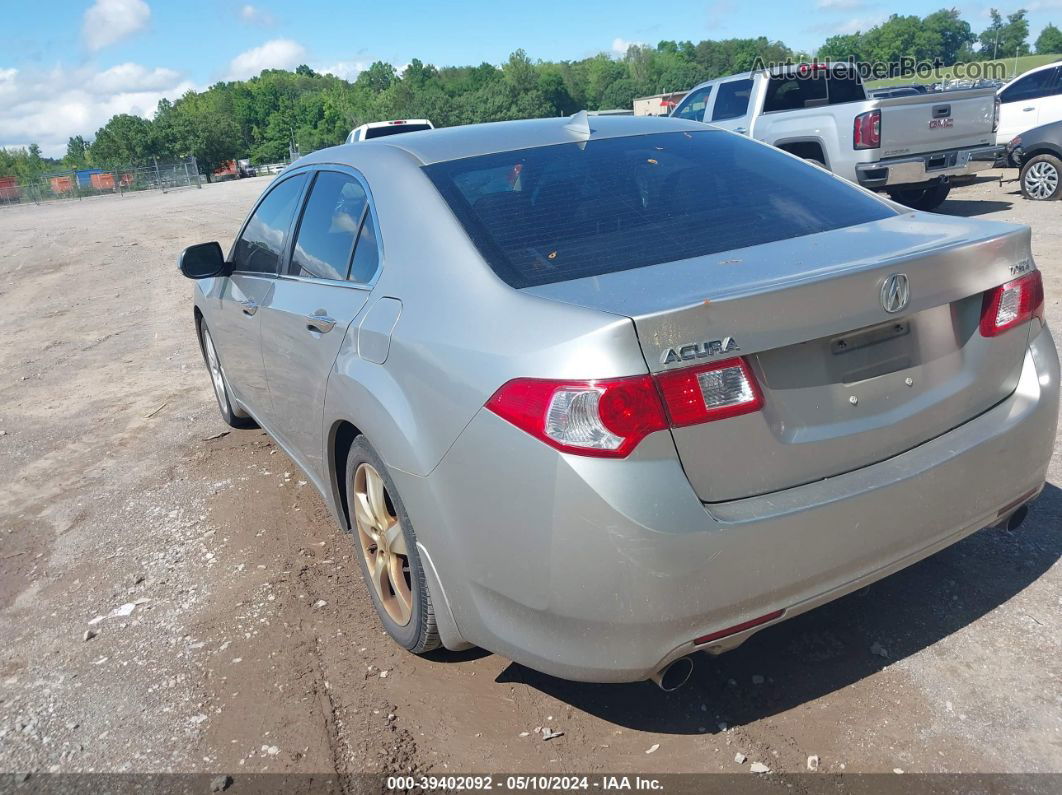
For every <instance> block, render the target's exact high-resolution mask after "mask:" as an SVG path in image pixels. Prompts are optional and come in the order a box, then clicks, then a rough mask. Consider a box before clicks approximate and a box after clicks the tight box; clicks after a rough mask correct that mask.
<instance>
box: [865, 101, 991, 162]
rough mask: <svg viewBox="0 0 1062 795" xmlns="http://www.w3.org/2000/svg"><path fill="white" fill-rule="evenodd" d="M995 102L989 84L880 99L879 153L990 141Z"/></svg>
mask: <svg viewBox="0 0 1062 795" xmlns="http://www.w3.org/2000/svg"><path fill="white" fill-rule="evenodd" d="M995 102H996V92H995V90H994V89H991V88H977V89H962V90H957V91H944V92H941V93H938V94H923V95H920V96H912V97H895V98H893V99H882V100H879V101H878V107H879V108H880V109H881V156H882V157H883V158H889V157H898V156H901V155H912V154H923V153H926V152H939V151H943V150H946V149H958V148H961V147H968V146H978V145H982V144H992V143H994V142H995V133H994V132H993V131H992V127H993V124H994V119H995Z"/></svg>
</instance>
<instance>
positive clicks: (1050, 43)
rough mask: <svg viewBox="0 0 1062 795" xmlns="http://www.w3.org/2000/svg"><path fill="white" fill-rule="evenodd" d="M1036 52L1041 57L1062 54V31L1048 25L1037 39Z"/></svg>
mask: <svg viewBox="0 0 1062 795" xmlns="http://www.w3.org/2000/svg"><path fill="white" fill-rule="evenodd" d="M1036 52H1037V53H1038V54H1040V55H1046V54H1049V53H1056V52H1062V30H1059V29H1058V28H1056V27H1055V26H1054V25H1052V24H1047V25H1045V26H1044V29H1043V30H1042V31H1040V35H1039V36H1037V37H1036Z"/></svg>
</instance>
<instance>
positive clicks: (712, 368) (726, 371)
mask: <svg viewBox="0 0 1062 795" xmlns="http://www.w3.org/2000/svg"><path fill="white" fill-rule="evenodd" d="M656 382H657V384H658V385H659V387H660V394H661V395H662V396H663V398H664V405H666V406H667V413H668V417H669V419H670V420H671V425H672V426H674V427H676V428H681V427H683V426H685V425H696V424H697V423H700V422H711V421H712V420H722V419H726V418H727V417H736V416H738V415H739V414H748V413H749V412H752V411H759V410H760V409H761V408H762V407H763V395H762V394H761V393H760V388H759V385H758V384H757V383H756V378H755V376H753V374H752V371H751V370H750V369H749V365H748V363H747V362H746V361H745V360H744V359H727V360H726V361H722V362H713V363H712V364H705V365H702V366H700V367H689V368H685V369H683V370H674V371H672V372H668V373H661V374H660V375H658V376H657V377H656Z"/></svg>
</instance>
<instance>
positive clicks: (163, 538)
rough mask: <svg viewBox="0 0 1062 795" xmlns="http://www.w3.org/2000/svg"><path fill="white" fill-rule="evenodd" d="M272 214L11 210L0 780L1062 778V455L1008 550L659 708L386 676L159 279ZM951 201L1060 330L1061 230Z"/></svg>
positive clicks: (999, 194) (504, 680)
mask: <svg viewBox="0 0 1062 795" xmlns="http://www.w3.org/2000/svg"><path fill="white" fill-rule="evenodd" d="M993 173H994V172H993ZM265 185H266V181H265V179H251V180H244V181H241V182H234V183H226V184H220V185H210V186H206V187H204V188H203V189H202V190H194V189H191V190H187V191H184V192H175V193H170V194H166V195H161V194H150V195H131V196H126V197H125V198H116V197H107V198H98V199H92V200H86V201H83V202H81V203H63V204H53V205H49V206H41V207H36V206H28V207H17V208H9V209H4V210H0V239H2V240H3V241H4V244H5V245H4V252H5V253H4V256H3V258H2V259H0V330H2V335H3V336H2V339H3V344H2V345H0V372H2V373H3V378H2V381H0V398H2V399H0V472H2V473H3V474H2V478H3V481H2V485H3V488H2V489H0V637H2V638H3V643H2V644H0V771H5V772H12V771H19V772H26V771H180V772H190V771H196V772H210V771H225V772H230V773H234V774H237V782H238V774H239V773H240V772H242V771H247V772H250V771H264V770H268V771H289V772H295V771H300V772H310V771H313V772H329V773H330V772H335V771H338V772H341V773H350V772H398V771H401V772H406V771H408V770H413V771H419V772H427V771H431V772H434V773H445V772H454V771H462V772H471V771H488V770H493V771H525V772H530V771H551V772H560V771H582V772H595V771H610V772H614V771H645V772H678V771H707V772H712V771H724V772H742V771H744V770H748V769H749V767H750V766H751V764H752V763H754V762H760V763H763V764H766V765H767V766H768V767H770V768H771V770H772V771H774V773H775V774H784V773H787V772H796V771H802V770H804V769H805V766H806V763H807V758H808V756H810V755H817V756H818V757H819V759H820V760H821V761H820V766H819V769H820V770H821V771H824V772H839V771H846V772H889V771H893V770H902V771H905V772H957V771H976V772H987V771H1008V772H1047V771H1053V772H1062V687H1060V682H1062V654H1060V652H1062V649H1060V645H1062V644H1060V639H1062V632H1060V624H1062V610H1060V606H1062V567H1060V566H1059V563H1058V559H1059V555H1060V551H1062V535H1060V529H1062V491H1060V488H1062V445H1060V444H1059V442H1058V440H1057V439H1056V444H1055V456H1054V459H1053V462H1052V467H1051V473H1050V478H1049V482H1048V485H1047V487H1046V490H1045V492H1044V495H1043V497H1042V498H1041V499H1040V500H1039V502H1038V503H1037V504H1036V505H1035V506H1034V507H1033V509H1032V511H1031V513H1030V516H1029V519H1028V521H1027V522H1026V524H1025V526H1024V527H1023V528H1021V529H1020V530H1019V531H1017V532H1016V533H1009V532H1006V531H1002V530H987V531H983V532H981V533H978V534H976V535H974V536H972V537H970V538H968V539H967V540H965V541H963V542H962V543H960V544H958V545H956V546H954V547H952V548H950V549H948V550H946V551H944V552H942V553H940V554H938V555H936V556H935V557H933V558H931V559H929V560H926V561H924V562H923V563H921V564H918V565H916V566H914V567H912V568H910V569H908V570H906V571H903V572H901V573H899V574H897V575H895V576H893V577H891V578H889V579H887V580H885V581H883V582H881V583H879V584H878V585H875V586H874V587H872V588H870V589H867V590H866V591H863V592H860V593H857V594H853V595H852V596H849V597H847V598H845V599H843V600H840V601H839V602H836V603H833V604H831V605H828V606H826V607H824V608H821V609H819V610H816V611H813V612H812V613H809V614H806V615H804V616H801V617H799V618H797V619H794V620H792V621H790V622H787V623H785V624H783V625H781V626H780V627H777V628H774V629H770V630H767V631H765V632H762V633H760V634H759V635H757V636H756V637H755V638H754V639H753V640H752V641H750V642H749V643H747V644H746V645H745V646H744V647H743V648H741V649H740V650H738V651H736V652H734V653H732V654H730V655H727V656H725V657H723V658H720V659H718V660H709V659H702V660H700V661H698V664H697V670H696V672H695V676H694V681H693V682H692V683H691V684H690V685H688V686H687V687H686V688H684V689H682V690H680V691H678V692H677V693H674V694H664V693H662V692H660V691H659V690H657V689H656V688H655V687H654V686H653V685H651V684H647V683H643V684H637V685H623V686H618V685H585V684H575V683H570V682H564V681H559V680H556V679H552V678H549V677H546V676H543V675H541V674H537V673H535V672H533V671H529V670H527V669H525V668H523V667H521V666H518V665H514V664H512V663H510V662H508V661H507V660H505V659H502V658H500V657H496V656H493V655H490V654H487V653H485V652H480V651H473V652H465V653H462V654H438V655H435V656H433V657H432V658H430V659H420V658H416V657H413V656H411V655H409V654H406V653H405V652H402V651H401V650H399V649H398V648H397V647H395V646H394V645H393V644H392V643H391V642H390V640H389V639H388V638H387V637H386V636H384V635H383V632H382V630H381V628H380V626H379V625H378V623H377V622H376V619H375V617H374V615H373V613H372V612H371V608H370V607H369V602H368V598H367V595H366V592H365V588H364V586H363V584H362V582H361V579H360V575H359V572H358V569H357V562H356V559H355V558H354V556H353V555H354V547H353V544H352V541H351V539H350V538H349V537H348V536H345V535H342V534H340V533H339V532H338V531H337V529H336V528H335V527H334V526H333V525H332V523H331V521H330V519H329V518H328V516H327V514H326V513H325V510H324V507H323V503H322V501H321V499H320V498H319V496H318V495H317V494H316V493H315V492H314V491H313V489H312V486H309V485H307V484H306V482H305V478H304V477H303V476H302V475H301V473H300V472H299V471H298V469H297V468H296V467H295V466H294V465H293V464H292V463H291V461H290V460H288V459H287V457H286V456H285V455H284V454H283V453H282V452H279V451H278V450H277V449H276V448H275V447H274V446H273V444H272V443H271V441H270V440H269V438H268V437H267V436H265V435H264V434H263V433H262V432H261V431H257V430H255V431H233V432H231V433H225V431H226V427H225V426H223V425H222V423H221V420H220V418H219V417H218V413H217V408H216V405H215V403H214V400H213V397H212V395H211V392H210V386H209V379H208V377H207V374H206V371H205V369H204V367H203V365H202V361H201V359H200V355H199V351H198V349H197V346H196V343H195V339H194V334H193V329H192V323H191V318H192V315H191V301H190V298H191V295H190V294H191V286H190V284H189V283H188V282H187V281H186V280H184V279H183V278H182V277H181V276H180V275H179V274H178V273H177V272H176V270H175V268H174V262H175V258H176V254H177V252H178V251H179V250H180V249H181V248H183V247H184V246H186V245H188V244H191V243H196V242H201V241H204V240H212V239H217V240H220V241H221V242H222V245H223V246H226V247H227V246H228V244H229V242H230V241H231V237H232V235H233V234H234V233H235V231H236V230H237V227H238V224H239V222H240V220H241V219H242V218H243V216H244V214H245V213H246V211H247V209H248V207H249V205H250V204H251V202H252V201H253V200H254V198H255V197H256V196H257V195H258V193H259V192H260V191H261V190H262V189H263V188H264V186H265ZM952 196H953V197H954V198H953V200H951V201H948V202H947V203H946V204H945V205H944V206H943V208H942V211H944V212H948V213H955V214H962V215H968V216H981V217H985V218H994V219H1001V220H1008V221H1015V222H1019V223H1026V224H1030V225H1031V226H1032V227H1033V230H1034V234H1033V249H1034V254H1035V257H1036V260H1037V262H1038V264H1039V266H1040V268H1041V269H1042V270H1043V272H1044V280H1045V284H1046V288H1047V315H1048V318H1049V319H1050V321H1051V322H1053V323H1054V324H1055V325H1056V327H1058V326H1059V324H1062V307H1060V300H1062V222H1060V217H1059V215H1060V212H1062V208H1060V205H1059V204H1057V203H1034V202H1028V201H1025V200H1024V199H1022V197H1021V195H1020V194H1019V193H1018V192H1017V190H1016V186H1015V185H1014V184H1011V185H1002V186H1001V185H999V184H998V183H997V182H993V181H992V180H991V179H982V180H980V181H979V182H977V183H976V184H973V185H969V186H966V187H963V188H957V189H956V190H955V191H953V193H952ZM99 617H102V618H99ZM97 619H99V620H97ZM93 633H94V636H93ZM872 648H873V649H874V651H873V652H872ZM540 727H548V728H550V729H553V730H555V731H558V732H563V736H559V737H557V738H555V739H551V740H549V741H543V740H542V739H541V735H540V734H539V735H536V734H535V730H536V728H540ZM738 753H740V754H743V755H745V756H746V757H747V761H745V763H744V764H743V765H739V764H738V763H737V762H736V761H735V754H738Z"/></svg>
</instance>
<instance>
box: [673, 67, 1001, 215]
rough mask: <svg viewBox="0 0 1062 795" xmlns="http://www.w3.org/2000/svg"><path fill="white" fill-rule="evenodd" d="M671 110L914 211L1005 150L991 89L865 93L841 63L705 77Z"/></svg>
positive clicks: (936, 202)
mask: <svg viewBox="0 0 1062 795" xmlns="http://www.w3.org/2000/svg"><path fill="white" fill-rule="evenodd" d="M671 115H672V116H678V117H680V118H684V119H693V120H696V121H703V122H706V123H708V124H712V125H715V126H717V127H723V128H725V129H728V130H733V131H734V132H737V133H744V134H745V135H749V136H751V137H753V138H755V139H756V140H758V141H763V142H765V143H768V144H772V145H774V146H777V147H778V148H779V149H784V150H786V151H787V152H791V153H792V154H794V155H797V156H799V157H803V158H805V159H807V160H812V161H815V162H817V163H819V164H820V165H822V166H824V167H826V168H827V169H829V170H830V171H832V172H833V173H834V174H837V175H838V176H841V177H844V178H845V179H847V180H851V181H852V182H855V183H857V184H859V185H862V186H863V187H865V188H870V189H871V190H883V191H886V192H887V193H889V194H890V195H891V196H892V198H893V199H895V200H896V201H898V202H901V203H902V204H906V205H908V206H910V207H914V208H916V209H919V210H932V209H934V208H936V207H937V206H938V205H939V204H940V203H941V202H943V201H944V199H945V198H947V195H948V191H949V190H951V182H950V180H951V178H952V177H957V176H963V175H967V174H973V173H974V172H977V171H981V170H982V169H986V168H991V167H992V164H993V163H994V162H995V161H996V159H997V158H999V157H1000V156H1001V155H1002V154H1003V153H1004V150H1003V148H1002V147H1001V146H998V145H997V144H996V142H995V140H996V136H995V130H996V124H997V121H998V116H999V108H998V103H997V102H996V95H995V91H994V90H993V89H991V88H984V89H961V90H955V91H945V92H938V93H930V94H917V95H914V96H901V97H893V98H889V99H867V96H866V92H865V91H864V90H863V83H862V81H861V79H860V76H859V72H858V70H857V69H856V68H854V67H853V66H852V65H849V64H846V63H832V64H800V65H794V66H786V67H780V68H775V69H772V70H770V71H768V70H767V69H764V70H761V71H756V72H746V73H745V74H740V75H731V76H730V77H721V78H718V79H716V80H710V81H708V82H706V83H701V84H700V85H698V86H696V87H694V88H693V89H692V90H691V91H690V92H689V93H688V94H687V95H686V96H685V97H684V98H683V100H682V102H681V103H679V105H678V106H677V107H676V108H675V110H674V111H673V113H672V114H671Z"/></svg>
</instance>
